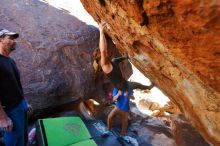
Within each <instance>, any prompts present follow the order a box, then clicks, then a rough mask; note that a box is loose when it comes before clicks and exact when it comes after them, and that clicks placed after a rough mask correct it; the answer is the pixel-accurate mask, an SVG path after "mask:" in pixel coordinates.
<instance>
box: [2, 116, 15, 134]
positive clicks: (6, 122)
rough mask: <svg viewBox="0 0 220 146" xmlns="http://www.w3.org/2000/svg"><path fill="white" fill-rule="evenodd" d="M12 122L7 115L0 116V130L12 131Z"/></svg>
mask: <svg viewBox="0 0 220 146" xmlns="http://www.w3.org/2000/svg"><path fill="white" fill-rule="evenodd" d="M12 128H13V123H12V120H11V119H10V118H9V117H7V116H6V117H2V118H1V119H0V130H3V131H7V132H10V131H12Z"/></svg>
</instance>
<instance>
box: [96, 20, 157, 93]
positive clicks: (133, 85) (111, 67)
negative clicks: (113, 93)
mask: <svg viewBox="0 0 220 146" xmlns="http://www.w3.org/2000/svg"><path fill="white" fill-rule="evenodd" d="M105 28H106V23H100V24H99V31H100V40H99V49H100V53H101V68H102V70H103V72H104V73H105V74H106V75H107V77H108V78H109V80H110V81H111V83H112V84H113V85H114V87H116V88H117V89H119V90H121V91H125V90H133V89H141V90H146V89H148V90H151V89H152V88H153V87H154V84H151V85H150V86H146V85H142V84H140V83H137V82H129V81H126V80H125V79H124V78H123V76H122V73H121V70H120V68H119V63H120V62H121V61H123V60H125V59H128V56H126V57H119V58H113V59H112V60H110V59H109V56H108V49H107V41H106V38H105V34H104V29H105Z"/></svg>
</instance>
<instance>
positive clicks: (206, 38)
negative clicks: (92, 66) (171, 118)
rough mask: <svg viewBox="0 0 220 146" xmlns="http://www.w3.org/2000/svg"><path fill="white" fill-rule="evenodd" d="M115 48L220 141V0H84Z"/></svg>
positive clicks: (213, 139)
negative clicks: (105, 28) (126, 54)
mask: <svg viewBox="0 0 220 146" xmlns="http://www.w3.org/2000/svg"><path fill="white" fill-rule="evenodd" d="M81 2H82V3H83V5H84V7H85V9H87V11H88V12H89V13H90V14H91V15H92V16H93V18H94V19H95V20H96V21H97V22H101V20H102V21H105V22H106V23H107V24H108V26H109V29H107V30H106V33H107V34H108V35H109V36H111V38H112V39H113V41H114V42H115V43H116V46H117V47H118V48H119V49H120V51H122V52H128V54H129V55H130V56H131V58H132V59H131V61H132V63H133V64H134V65H135V66H136V67H137V68H138V69H139V70H140V71H142V73H143V74H145V75H146V76H147V77H148V78H150V79H151V80H152V81H153V82H154V83H155V84H156V85H157V86H158V87H159V88H160V89H161V90H162V91H163V92H164V93H166V94H167V95H168V96H169V97H170V98H171V99H172V101H173V102H175V103H176V104H177V105H178V106H179V107H180V109H181V110H182V111H183V112H184V113H185V115H186V117H187V118H189V120H190V121H191V123H192V124H193V126H195V127H196V129H197V130H198V131H200V133H201V134H202V136H203V137H204V138H205V139H206V140H207V141H208V142H209V143H210V144H212V145H220V137H219V135H220V19H219V17H220V2H219V1H217V0H216V1H202V0H196V1H192V0H188V1H171V0H163V1H161V0H151V1H141V0H140V1H135V0H130V1H123V0H122V1H115V0H111V1H107V0H81Z"/></svg>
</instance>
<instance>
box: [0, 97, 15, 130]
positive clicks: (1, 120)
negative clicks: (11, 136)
mask: <svg viewBox="0 0 220 146" xmlns="http://www.w3.org/2000/svg"><path fill="white" fill-rule="evenodd" d="M0 128H1V130H4V131H12V128H13V123H12V121H11V119H10V118H9V117H8V116H7V114H6V113H5V111H4V109H3V106H2V104H1V101H0Z"/></svg>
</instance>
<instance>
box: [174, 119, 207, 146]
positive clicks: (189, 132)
mask: <svg viewBox="0 0 220 146" xmlns="http://www.w3.org/2000/svg"><path fill="white" fill-rule="evenodd" d="M171 119H172V131H173V137H174V139H175V142H176V144H177V145H178V146H210V145H209V144H208V143H207V142H206V141H205V140H204V139H203V138H202V136H201V135H200V134H199V133H198V131H196V130H195V129H194V128H193V127H192V126H191V125H190V123H189V122H188V121H187V120H186V118H185V117H184V116H183V115H175V116H174V115H173V116H172V118H171Z"/></svg>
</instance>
